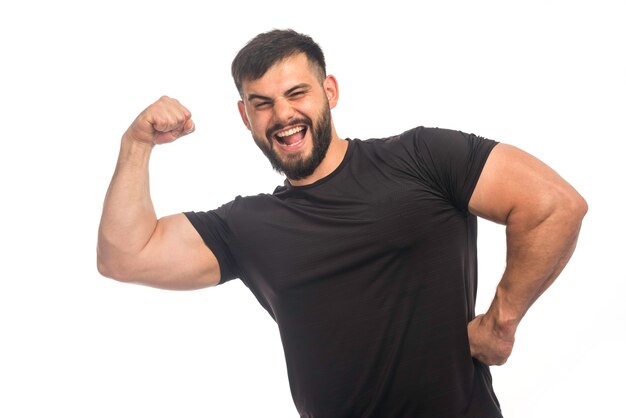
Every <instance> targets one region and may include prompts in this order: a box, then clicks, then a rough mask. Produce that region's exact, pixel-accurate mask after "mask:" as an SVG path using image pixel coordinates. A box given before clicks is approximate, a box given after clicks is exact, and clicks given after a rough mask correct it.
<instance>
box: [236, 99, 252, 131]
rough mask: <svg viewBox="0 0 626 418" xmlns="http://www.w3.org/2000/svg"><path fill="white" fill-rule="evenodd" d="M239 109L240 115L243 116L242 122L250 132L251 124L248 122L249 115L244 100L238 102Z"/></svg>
mask: <svg viewBox="0 0 626 418" xmlns="http://www.w3.org/2000/svg"><path fill="white" fill-rule="evenodd" d="M237 108H238V109H239V115H240V116H241V120H242V121H243V124H244V125H246V128H248V130H250V122H249V121H248V115H247V114H246V105H245V104H243V101H242V100H239V101H238V102H237Z"/></svg>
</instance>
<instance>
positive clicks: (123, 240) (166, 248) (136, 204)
mask: <svg viewBox="0 0 626 418" xmlns="http://www.w3.org/2000/svg"><path fill="white" fill-rule="evenodd" d="M193 130H194V124H193V121H192V119H191V113H190V112H189V111H188V110H187V109H186V108H185V107H184V106H182V105H181V104H180V103H179V102H178V101H177V100H175V99H171V98H169V97H165V96H164V97H161V98H160V99H159V100H158V101H156V102H155V103H153V104H152V105H150V106H149V107H148V108H146V110H144V111H143V112H142V113H141V114H140V115H139V116H138V117H137V119H135V121H134V122H133V123H132V125H131V126H130V127H129V128H128V130H127V131H126V132H125V133H124V135H123V137H122V141H121V146H120V154H119V158H118V161H117V166H116V168H115V173H114V174H113V179H112V180H111V184H110V186H109V190H108V192H107V194H106V197H105V200H104V207H103V211H102V218H101V220H100V228H99V231H98V270H99V271H100V273H101V274H102V275H104V276H107V277H110V278H113V279H116V280H120V281H125V282H133V283H140V284H145V285H148V286H153V287H160V288H164V289H178V290H186V289H197V288H202V287H207V286H212V285H215V284H217V283H218V282H219V278H220V270H219V264H218V262H217V260H216V258H215V256H214V255H213V253H212V252H211V251H210V250H209V249H208V248H207V246H206V245H205V244H204V242H203V241H202V239H201V238H200V235H199V234H198V233H197V232H196V230H195V229H194V228H193V226H192V225H191V223H190V222H189V221H188V220H187V218H186V217H185V215H183V214H177V215H172V216H168V217H165V218H161V219H158V220H157V218H156V213H155V211H154V207H153V205H152V199H151V197H150V185H149V175H148V164H149V160H150V154H151V152H152V149H153V148H154V146H155V145H157V144H164V143H167V142H172V141H175V140H176V139H178V138H180V137H182V136H184V135H187V134H189V133H191V132H193Z"/></svg>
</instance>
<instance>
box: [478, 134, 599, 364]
mask: <svg viewBox="0 0 626 418" xmlns="http://www.w3.org/2000/svg"><path fill="white" fill-rule="evenodd" d="M469 209H470V212H472V213H473V214H475V215H477V216H481V217H483V218H486V219H489V220H492V221H495V222H498V223H502V224H506V242H507V256H506V269H505V271H504V275H503V277H502V279H501V281H500V283H499V284H498V286H497V289H496V294H495V297H494V299H493V302H492V304H491V306H490V307H489V309H488V311H487V312H486V314H485V315H479V316H477V317H476V318H475V319H474V320H473V321H472V322H470V324H469V326H468V333H469V338H470V348H471V352H472V356H473V357H475V358H476V359H478V360H480V361H481V362H483V363H485V364H488V365H496V364H497V365H499V364H503V363H504V362H506V360H507V359H508V357H509V355H510V354H511V351H512V349H513V343H514V341H515V331H516V329H517V326H518V325H519V323H520V321H521V320H522V318H523V317H524V315H525V314H526V311H527V310H528V309H529V308H530V306H531V305H532V304H533V303H534V302H535V300H537V298H538V297H539V296H540V295H541V294H542V293H543V292H544V291H545V290H546V289H547V288H548V287H549V286H550V285H551V284H552V283H553V282H554V280H556V278H557V277H558V275H559V274H560V273H561V271H562V270H563V268H564V267H565V265H566V264H567V262H568V261H569V259H570V257H571V255H572V253H573V252H574V248H575V247H576V241H577V238H578V232H579V230H580V226H581V222H582V219H583V217H584V215H585V213H586V212H587V204H586V202H585V200H584V199H583V198H582V197H581V196H580V195H579V194H578V193H577V192H576V190H574V188H573V187H572V186H570V185H569V184H568V183H567V182H566V181H565V180H563V179H562V178H561V177H560V176H559V175H558V174H557V173H556V172H555V171H554V170H552V169H551V168H550V167H548V166H546V165H545V164H544V163H542V162H541V161H539V160H538V159H536V158H534V157H533V156H531V155H529V154H527V153H525V152H523V151H521V150H519V149H517V148H515V147H513V146H510V145H506V144H499V145H497V146H496V147H495V148H494V150H493V151H492V153H491V155H490V156H489V158H488V160H487V163H486V165H485V167H484V169H483V172H482V174H481V177H480V179H479V181H478V184H477V186H476V189H475V190H474V193H473V195H472V198H471V199H470V204H469Z"/></svg>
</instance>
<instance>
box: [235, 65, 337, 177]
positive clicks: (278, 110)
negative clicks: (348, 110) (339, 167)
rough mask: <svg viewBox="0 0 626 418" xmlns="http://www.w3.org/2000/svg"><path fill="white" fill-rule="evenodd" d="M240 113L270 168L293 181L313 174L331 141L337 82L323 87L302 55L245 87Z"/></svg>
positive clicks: (276, 67)
mask: <svg viewBox="0 0 626 418" xmlns="http://www.w3.org/2000/svg"><path fill="white" fill-rule="evenodd" d="M242 90H243V100H242V101H241V102H239V111H240V113H241V117H242V119H243V121H244V123H245V125H246V126H247V127H248V129H250V131H251V132H252V137H253V138H254V140H255V142H256V144H257V145H258V146H259V148H260V149H261V151H263V153H264V154H265V156H266V157H267V158H268V160H269V161H270V163H271V164H272V167H274V169H275V170H277V171H278V172H280V173H284V174H285V175H286V176H287V178H289V179H291V180H300V179H303V178H306V177H308V176H310V175H311V174H313V172H314V171H315V169H316V168H317V167H318V166H319V164H320V163H321V162H322V161H323V160H324V157H325V155H326V151H327V149H328V146H329V144H330V142H331V139H332V124H331V116H330V109H331V107H334V105H335V103H336V81H335V80H334V78H332V76H330V77H327V78H326V80H324V81H323V82H320V80H319V77H318V74H317V72H316V70H315V68H313V67H312V66H311V65H309V62H308V60H307V58H306V56H305V55H304V54H299V55H295V56H293V57H290V58H287V59H285V60H283V61H281V62H279V63H277V64H275V65H274V66H273V67H271V68H270V69H269V70H268V71H267V72H266V73H265V74H264V75H263V77H261V78H260V79H258V80H252V81H246V82H244V83H243V88H242Z"/></svg>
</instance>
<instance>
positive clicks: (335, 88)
mask: <svg viewBox="0 0 626 418" xmlns="http://www.w3.org/2000/svg"><path fill="white" fill-rule="evenodd" d="M324 92H325V93H326V98H327V99H328V106H329V107H330V108H331V109H332V108H334V107H335V106H336V105H337V102H338V101H339V85H338V84H337V79H336V78H335V76H334V75H329V76H327V77H326V79H325V80H324Z"/></svg>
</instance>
